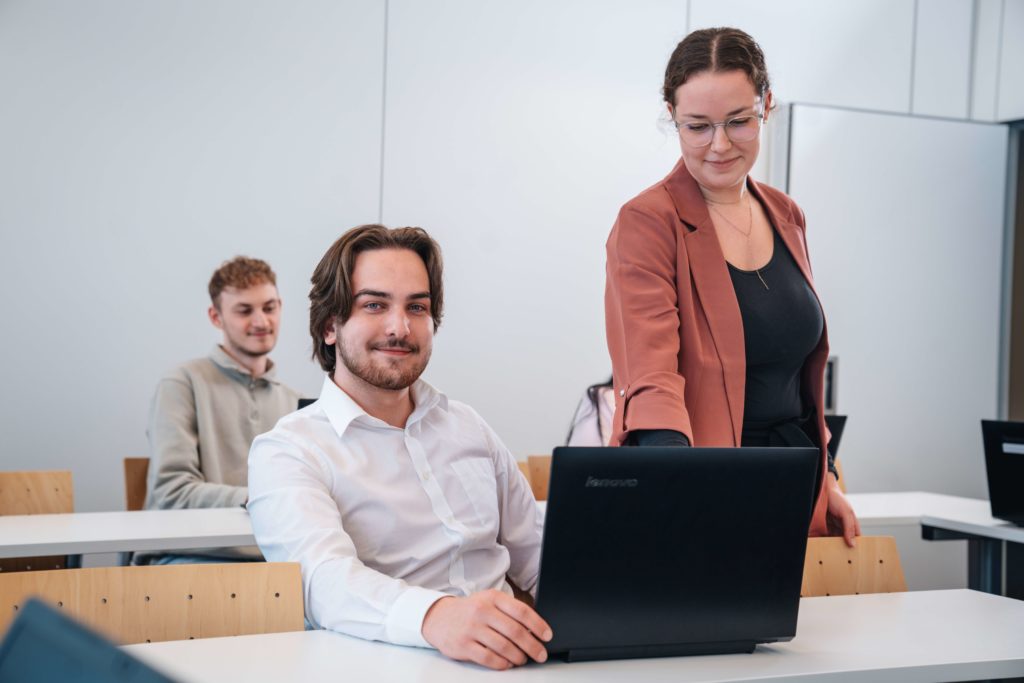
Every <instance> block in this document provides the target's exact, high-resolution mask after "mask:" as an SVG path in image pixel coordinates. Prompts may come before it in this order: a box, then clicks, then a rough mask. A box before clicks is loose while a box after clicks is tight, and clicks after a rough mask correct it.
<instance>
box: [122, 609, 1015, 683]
mask: <svg viewBox="0 0 1024 683" xmlns="http://www.w3.org/2000/svg"><path fill="white" fill-rule="evenodd" d="M1022 633H1024V602H1021V601H1017V600H1011V599H1009V598H1001V597H997V596H993V595H986V594H984V593H978V592H975V591H969V590H954V591H922V592H915V593H891V594H883V595H850V596H842V597H831V598H805V599H804V600H802V601H801V604H800V618H799V622H798V626H797V635H796V638H794V639H793V640H792V641H791V642H789V643H781V644H775V645H761V646H759V647H758V648H757V650H756V651H755V652H754V653H753V654H749V655H747V654H741V655H717V656H705V657H676V658H665V659H635V660H620V661H609V662H581V663H575V664H565V663H563V662H549V663H547V664H544V665H529V666H526V667H522V668H519V669H515V670H513V671H507V672H502V673H499V674H496V676H500V677H501V680H502V681H512V680H515V681H574V682H575V681H580V682H582V681H587V682H589V681H616V682H618V681H629V680H634V681H645V682H646V681H666V682H667V681H673V682H676V681H679V682H687V681H691V682H696V681H769V680H770V681H772V682H773V683H779V682H780V681H806V680H810V679H813V680H832V681H837V682H838V681H842V682H843V683H860V682H865V683H866V682H868V681H870V682H872V683H875V682H878V681H905V682H909V683H913V682H914V681H938V680H946V681H952V680H977V679H988V678H1006V677H1012V676H1024V637H1022V636H1021V634H1022ZM126 649H127V650H128V651H129V652H130V653H131V654H133V655H135V656H137V657H139V658H141V659H143V660H145V661H147V662H149V663H150V664H152V665H153V666H155V667H157V668H160V669H162V670H163V671H165V672H166V673H167V674H168V675H170V676H172V677H176V678H177V679H179V680H181V681H183V683H188V682H193V683H206V682H207V681H209V682H213V681H218V682H219V681H228V680H237V681H247V683H261V682H263V681H267V682H268V683H271V682H273V683H280V682H281V681H302V683H321V682H323V683H327V682H330V683H337V682H338V681H403V682H404V681H436V682H437V683H441V682H442V681H443V682H444V683H448V682H449V681H451V682H453V683H458V682H460V681H476V680H478V679H480V678H481V677H482V676H483V675H485V670H484V669H481V668H480V667H476V666H473V665H468V664H459V663H456V662H452V661H449V660H447V659H446V658H444V657H442V656H441V655H440V654H438V653H437V652H434V651H432V650H419V649H416V648H404V647H397V646H392V645H386V644H383V643H372V642H367V641H363V640H359V639H356V638H350V637H347V636H343V635H340V634H337V633H331V632H327V631H307V632H296V633H278V634H269V635H258V636H239V637H235V638H210V639H206V640H186V641H176V642H168V643H153V644H144V645H132V646H129V647H127V648H126ZM495 680H498V679H497V678H495Z"/></svg>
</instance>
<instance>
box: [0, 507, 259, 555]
mask: <svg viewBox="0 0 1024 683" xmlns="http://www.w3.org/2000/svg"><path fill="white" fill-rule="evenodd" d="M255 543H256V540H255V539H254V538H253V535H252V524H251V523H250V522H249V513H248V512H246V511H245V510H243V509H242V508H208V509H203V510H143V511H135V512H74V513H69V514H63V515H10V516H0V557H35V556H40V555H86V554H89V553H114V552H132V551H151V550H185V549H188V548H230V547H234V546H247V545H254V544H255Z"/></svg>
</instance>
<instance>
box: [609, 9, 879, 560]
mask: <svg viewBox="0 0 1024 683" xmlns="http://www.w3.org/2000/svg"><path fill="white" fill-rule="evenodd" d="M663 95H664V98H665V102H666V104H667V106H668V112H669V115H670V116H671V117H672V120H673V121H674V123H675V126H676V129H677V130H678V131H679V143H680V147H681V149H682V158H681V159H680V160H679V163H677V164H676V167H675V168H674V169H672V172H671V173H669V175H668V176H667V177H666V178H665V179H664V180H662V181H660V182H659V183H657V184H656V185H654V186H653V187H651V188H648V189H647V190H644V191H643V192H642V193H640V194H639V195H638V196H636V197H634V198H633V199H631V200H630V201H629V202H627V203H626V205H625V206H623V207H622V209H621V210H620V212H619V216H618V219H617V220H616V221H615V225H614V227H613V228H612V232H611V235H610V236H609V237H608V244H607V249H608V280H607V288H606V292H605V314H606V325H607V332H608V349H609V351H610V352H611V357H612V373H613V375H614V377H615V396H616V407H615V417H614V425H613V428H614V434H613V436H612V443H613V444H623V445H642V446H689V445H690V444H693V445H695V446H809V445H813V446H816V447H818V448H820V449H821V453H822V467H821V472H822V478H823V480H822V482H821V485H820V487H819V491H820V493H819V497H818V500H817V502H816V503H815V506H814V514H813V517H812V520H811V528H810V533H811V535H813V536H821V535H829V534H832V535H838V534H842V535H843V536H844V537H845V538H846V542H847V544H848V545H851V546H852V545H853V542H854V537H855V536H856V535H859V534H860V528H859V524H858V522H857V518H856V515H854V512H853V509H852V507H851V506H850V503H849V502H848V501H847V500H846V497H845V496H844V495H843V493H842V492H841V491H840V490H839V486H838V483H837V478H836V476H835V472H834V469H833V468H832V464H831V462H829V460H828V451H827V450H826V447H825V446H826V443H827V437H826V438H822V436H823V435H827V434H828V432H827V430H826V429H825V419H824V371H825V361H826V360H827V358H828V335H827V333H826V330H825V319H824V315H823V313H822V310H821V305H820V303H819V302H818V297H817V295H816V294H815V291H814V285H813V280H812V278H811V266H810V261H809V259H808V256H807V242H806V240H805V234H804V233H805V225H804V214H803V212H802V211H801V210H800V208H799V207H798V206H797V205H796V204H795V203H794V202H793V200H792V199H790V198H789V197H787V196H786V195H785V194H783V193H782V192H779V191H778V190H776V189H774V188H771V187H768V186H767V185H763V184H761V183H758V182H755V181H754V180H753V179H751V178H750V177H749V176H748V173H749V172H750V169H751V167H752V166H753V165H754V162H755V161H756V160H757V153H758V150H759V148H760V139H759V135H760V131H761V126H762V125H763V124H764V123H765V122H766V121H767V120H768V117H769V114H770V113H771V110H772V93H771V89H770V88H769V83H768V73H767V70H766V68H765V63H764V54H763V53H762V52H761V48H760V47H759V46H758V44H757V43H756V42H754V39H753V38H751V37H750V36H749V35H747V34H746V33H744V32H743V31H740V30H738V29H734V28H712V29H704V30H700V31H694V32H693V33H691V34H690V35H688V36H686V38H684V39H683V41H682V42H681V43H679V45H678V46H676V49H675V51H674V52H673V53H672V57H671V58H670V59H669V62H668V66H667V67H666V69H665V84H664V88H663ZM754 514H756V511H754Z"/></svg>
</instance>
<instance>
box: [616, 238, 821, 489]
mask: <svg viewBox="0 0 1024 683" xmlns="http://www.w3.org/2000/svg"><path fill="white" fill-rule="evenodd" d="M772 233H773V242H772V257H771V259H769V261H768V263H767V264H766V265H765V266H764V267H763V268H760V269H758V270H751V271H747V270H740V269H739V268H736V267H735V266H733V265H732V264H729V275H730V277H731V278H732V284H733V289H734V290H735V292H736V301H737V302H738V303H739V307H740V315H741V317H742V319H743V341H744V346H745V349H746V365H747V375H746V391H745V392H744V397H743V437H742V445H743V446H769V445H788V446H798V445H804V444H805V443H806V444H807V445H811V444H816V443H817V442H819V441H820V440H819V439H818V438H817V428H816V425H815V422H814V420H810V419H808V418H809V417H810V415H811V411H812V409H813V407H814V406H813V405H811V406H805V405H804V399H803V396H802V395H801V391H800V384H801V382H800V380H801V375H802V373H803V367H804V362H805V361H806V360H807V356H808V355H810V353H811V352H812V351H813V350H814V349H815V348H816V347H817V346H818V342H819V341H820V340H821V334H822V332H823V331H824V329H825V319H824V316H823V315H822V312H821V305H820V304H819V303H818V299H817V297H816V296H815V295H814V292H813V291H812V290H811V286H810V285H809V284H808V283H807V280H806V279H804V276H803V273H801V272H800V267H799V266H797V264H796V261H794V260H793V255H792V254H790V253H789V249H787V248H786V245H785V243H784V242H783V241H782V239H781V238H780V237H779V234H778V233H777V232H775V231H774V230H773V231H772ZM784 423H792V425H786V427H789V426H796V427H798V428H799V430H800V431H803V432H808V435H807V437H804V436H802V435H800V434H795V433H793V430H787V429H783V433H780V430H779V427H780V426H782V425H784ZM779 439H781V441H780V440H779ZM805 439H806V441H805ZM626 443H627V445H634V446H689V445H690V443H689V439H687V438H686V436H685V435H684V434H681V433H680V432H677V431H674V430H670V429H651V430H636V431H634V432H630V434H629V437H628V439H627V442H626ZM829 469H830V470H831V469H832V458H831V457H830V458H829Z"/></svg>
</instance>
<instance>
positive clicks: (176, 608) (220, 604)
mask: <svg viewBox="0 0 1024 683" xmlns="http://www.w3.org/2000/svg"><path fill="white" fill-rule="evenodd" d="M33 596H34V597H38V598H40V599H42V600H44V601H45V602H47V603H49V604H51V605H54V606H56V607H58V608H59V609H62V610H65V611H66V612H67V613H68V614H69V615H71V616H73V617H75V618H77V619H79V620H80V621H82V622H84V623H86V624H88V625H89V626H92V627H93V628H95V629H97V630H98V631H100V632H101V633H103V634H105V635H107V636H108V637H110V638H112V639H113V640H115V641H117V642H119V643H121V644H130V643H148V642H157V641H162V640H186V639H192V638H213V637H218V636H237V635H246V634H250V633H277V632H280V631H301V630H302V629H303V607H302V575H301V572H300V570H299V565H298V564H297V563H293V562H235V563H229V564H177V565H154V566H146V567H98V568H89V569H64V570H61V571H40V572H21V573H18V574H8V575H0V633H3V632H5V631H6V630H7V627H8V626H9V625H10V622H11V620H12V619H13V618H14V616H16V615H17V611H18V609H19V608H20V606H21V605H22V604H24V602H25V601H26V600H27V599H28V598H30V597H33Z"/></svg>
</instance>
